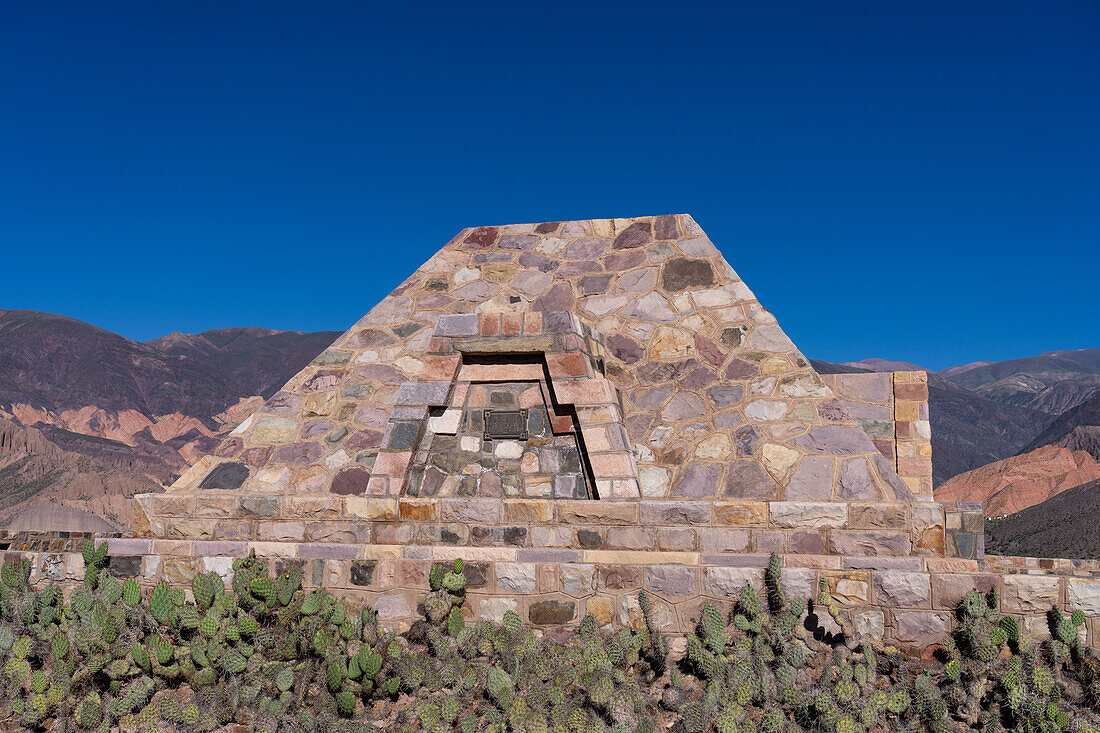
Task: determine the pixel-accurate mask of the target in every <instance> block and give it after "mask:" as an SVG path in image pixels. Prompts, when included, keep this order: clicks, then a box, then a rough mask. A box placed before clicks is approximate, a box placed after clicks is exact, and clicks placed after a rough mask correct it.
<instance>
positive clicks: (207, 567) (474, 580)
mask: <svg viewBox="0 0 1100 733" xmlns="http://www.w3.org/2000/svg"><path fill="white" fill-rule="evenodd" d="M83 541H84V539H83V538H72V539H64V538H59V537H56V536H46V535H42V536H28V535H22V536H19V537H14V538H13V537H8V538H0V545H3V544H7V548H6V550H5V552H4V559H5V560H9V559H12V558H14V557H27V558H29V559H30V560H31V562H32V567H33V570H32V575H31V581H32V582H33V583H44V582H50V581H55V582H60V583H62V584H63V585H65V586H68V587H72V586H74V585H75V584H77V583H79V582H80V581H81V580H82V579H83V577H84V561H83V557H82V555H81V553H80V546H81V545H82V544H83ZM97 542H107V543H108V546H109V548H110V550H109V558H110V559H109V562H108V567H107V572H110V573H112V574H114V575H117V576H120V577H121V576H125V577H137V578H138V579H139V580H140V582H142V583H143V584H144V585H152V584H155V583H157V582H160V581H161V580H165V581H168V582H169V583H171V584H173V585H180V586H183V587H185V588H189V584H190V582H191V579H192V578H194V576H195V575H196V574H197V573H201V572H216V573H219V574H220V575H222V576H224V577H228V576H229V575H230V574H231V572H232V564H233V560H234V559H235V558H237V557H242V556H244V555H246V554H247V553H248V551H249V550H255V551H256V554H257V555H258V556H261V557H266V558H268V559H269V560H270V567H271V571H272V572H273V573H278V572H280V571H281V570H282V569H283V568H285V567H286V566H287V565H289V564H297V565H299V566H301V567H302V569H303V571H304V572H303V575H304V577H305V582H306V584H307V585H309V586H314V587H325V588H327V589H328V590H330V591H331V592H332V593H333V594H335V595H338V596H341V597H343V598H345V599H346V600H347V601H348V602H349V603H350V604H352V605H354V606H359V605H370V606H372V607H374V608H375V609H376V610H378V612H379V617H380V620H381V621H382V622H383V623H384V624H385V625H387V626H389V627H391V628H404V627H407V626H408V624H409V623H411V622H412V621H413V620H415V619H416V618H418V614H417V610H416V608H417V604H418V602H419V600H420V599H421V598H422V597H423V596H424V594H425V593H426V589H427V584H428V581H427V576H428V571H429V569H430V568H431V565H432V564H433V563H435V562H449V561H453V560H454V559H455V558H457V557H461V558H462V559H463V560H464V562H465V568H466V575H467V578H468V581H469V602H468V603H467V605H466V609H467V613H468V614H469V615H470V617H471V618H490V619H494V620H499V619H500V618H501V617H502V616H503V614H504V613H505V612H506V611H508V610H515V611H516V612H517V613H519V614H520V615H521V616H522V618H523V619H524V620H525V621H527V622H529V623H531V624H533V625H535V626H551V625H553V626H556V625H566V626H569V625H576V624H577V623H579V622H580V620H581V619H582V618H583V617H584V615H585V614H587V613H590V614H592V615H593V616H594V617H595V618H596V619H597V620H599V621H600V622H601V623H602V624H610V625H632V626H637V625H638V624H640V623H641V617H640V611H639V608H638V605H637V594H638V591H640V590H642V589H643V588H644V589H646V590H647V591H648V592H649V593H650V595H651V597H652V598H653V606H654V608H655V609H656V613H657V616H658V618H659V620H660V623H661V624H662V625H663V626H664V627H665V628H667V629H668V630H669V631H670V632H672V633H680V632H684V631H686V630H688V629H690V628H691V627H692V626H693V625H694V623H695V622H696V620H697V619H698V617H699V612H700V608H701V606H702V605H703V604H704V603H714V604H716V605H718V606H719V607H723V608H728V607H730V606H732V604H733V602H734V599H736V598H737V596H738V594H739V592H740V589H741V588H742V587H743V586H744V585H745V584H746V583H749V584H752V585H754V586H757V587H761V586H762V582H763V572H764V566H765V565H766V564H767V561H768V555H766V554H759V553H729V554H721V553H718V554H714V553H701V552H687V551H625V550H578V549H566V548H563V549H556V550H555V549H543V550H536V551H532V550H524V549H523V548H515V547H458V546H446V545H434V546H429V545H420V544H411V545H393V544H390V545H340V544H331V543H329V544H317V543H290V542H203V541H197V542H190V541H187V542H173V541H168V540H147V539H131V538H106V539H100V540H97ZM781 559H782V562H783V568H784V569H783V579H784V582H785V584H786V587H787V590H788V593H789V594H792V595H796V596H799V597H804V598H808V599H809V598H813V597H814V596H816V588H817V586H818V582H819V581H820V580H821V579H825V581H826V582H827V583H828V586H829V589H830V591H831V592H832V594H833V596H834V597H835V599H836V600H837V603H838V604H839V605H840V606H841V607H842V609H843V610H844V612H845V613H846V614H848V617H849V618H850V620H851V621H852V623H853V625H854V627H855V628H856V629H857V630H859V631H861V632H864V633H870V634H873V635H876V636H879V637H882V638H884V639H886V640H887V641H889V642H893V643H896V644H899V645H901V646H905V647H907V648H913V649H923V648H924V647H925V646H927V645H928V644H933V643H936V642H938V641H939V640H940V639H942V637H943V636H944V634H945V633H947V631H948V630H949V629H950V628H951V626H952V624H953V623H954V613H953V609H954V608H955V607H956V605H957V604H958V602H959V600H960V599H961V598H962V596H963V594H965V593H966V591H968V590H971V589H977V590H980V591H983V592H984V591H987V590H988V589H989V588H991V587H996V588H997V590H998V597H999V598H1000V601H1001V610H1002V611H1003V612H1004V613H1006V614H1010V615H1012V616H1014V617H1016V618H1017V619H1018V620H1019V621H1020V623H1021V628H1023V629H1024V630H1026V632H1027V633H1028V634H1029V635H1031V636H1032V637H1038V638H1042V637H1044V636H1046V635H1047V633H1048V632H1047V628H1046V622H1045V614H1046V612H1047V611H1048V609H1049V608H1050V607H1051V606H1053V605H1057V606H1059V607H1060V608H1062V609H1063V610H1066V611H1069V610H1073V609H1077V608H1080V609H1081V610H1083V611H1084V612H1085V614H1086V616H1087V617H1088V622H1087V623H1086V624H1085V626H1084V627H1083V629H1084V632H1083V633H1085V634H1086V635H1087V639H1086V641H1087V642H1088V643H1089V644H1092V645H1096V644H1097V643H1098V642H1100V637H1098V636H1097V634H1098V633H1100V562H1097V561H1070V560H1040V559H1036V558H1010V557H996V556H986V557H985V558H984V559H983V560H980V561H979V560H971V559H959V558H938V557H894V558H891V557H868V556H842V555H833V556H825V555H814V554H792V553H787V554H783V555H782V556H781Z"/></svg>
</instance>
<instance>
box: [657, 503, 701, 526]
mask: <svg viewBox="0 0 1100 733" xmlns="http://www.w3.org/2000/svg"><path fill="white" fill-rule="evenodd" d="M641 505H642V510H641V512H642V513H641V521H642V524H645V525H652V524H694V525H698V524H707V523H708V522H709V521H710V505H709V503H708V502H698V501H643V502H641Z"/></svg>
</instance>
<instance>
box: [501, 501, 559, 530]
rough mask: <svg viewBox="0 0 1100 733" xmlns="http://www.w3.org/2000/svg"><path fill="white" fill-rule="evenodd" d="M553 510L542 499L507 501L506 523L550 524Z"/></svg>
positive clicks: (505, 505) (505, 504)
mask: <svg viewBox="0 0 1100 733" xmlns="http://www.w3.org/2000/svg"><path fill="white" fill-rule="evenodd" d="M552 515H553V509H552V507H551V504H550V502H549V501H545V500H542V499H505V500H504V523H505V524H513V523H526V522H549V521H550V518H551V516H552Z"/></svg>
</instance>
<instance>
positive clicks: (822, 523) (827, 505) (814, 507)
mask: <svg viewBox="0 0 1100 733" xmlns="http://www.w3.org/2000/svg"><path fill="white" fill-rule="evenodd" d="M768 513H769V515H770V518H771V522H772V524H774V525H775V526H777V527H798V528H800V529H820V528H822V527H843V526H844V524H845V523H846V522H847V520H848V507H847V505H846V504H842V503H839V502H838V503H832V502H808V501H773V502H772V503H770V504H768Z"/></svg>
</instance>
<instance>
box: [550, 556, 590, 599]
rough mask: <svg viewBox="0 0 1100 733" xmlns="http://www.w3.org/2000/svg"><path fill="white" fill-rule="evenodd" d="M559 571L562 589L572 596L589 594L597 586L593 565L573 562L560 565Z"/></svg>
mask: <svg viewBox="0 0 1100 733" xmlns="http://www.w3.org/2000/svg"><path fill="white" fill-rule="evenodd" d="M545 567H552V566H545ZM558 572H559V573H560V578H559V580H560V582H561V589H562V590H563V591H564V592H565V593H568V594H569V595H571V596H581V595H587V594H588V593H591V592H592V591H593V590H594V589H595V587H596V572H595V566H593V565H578V564H572V563H571V564H568V565H561V566H560V567H558Z"/></svg>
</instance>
